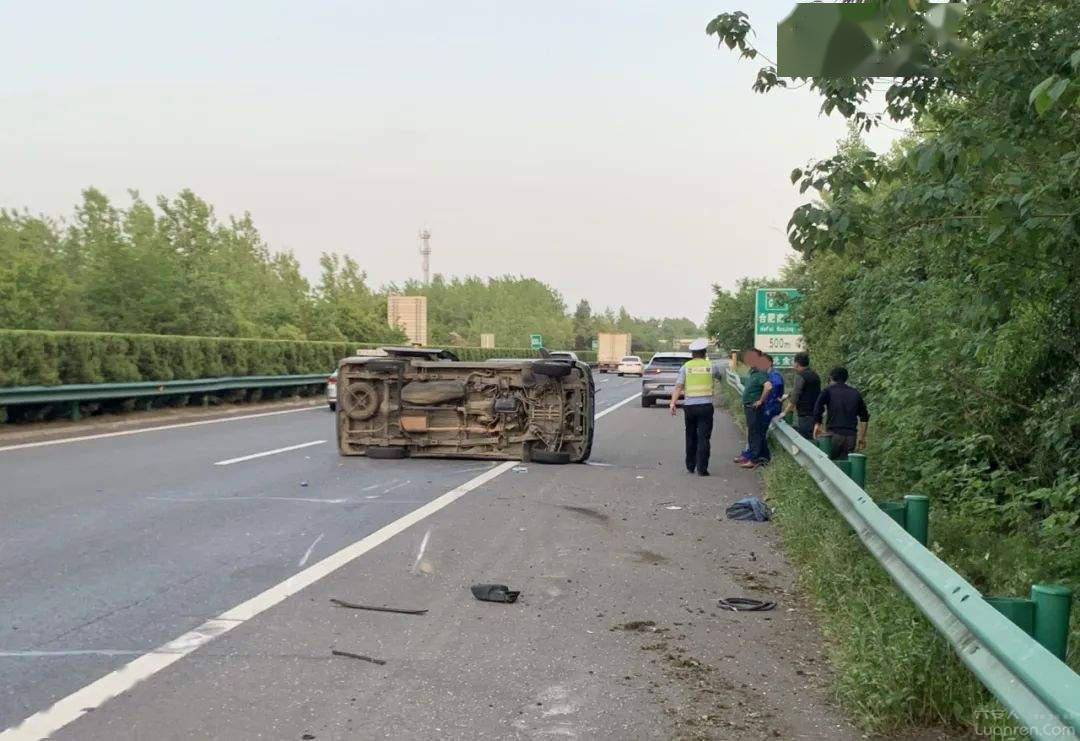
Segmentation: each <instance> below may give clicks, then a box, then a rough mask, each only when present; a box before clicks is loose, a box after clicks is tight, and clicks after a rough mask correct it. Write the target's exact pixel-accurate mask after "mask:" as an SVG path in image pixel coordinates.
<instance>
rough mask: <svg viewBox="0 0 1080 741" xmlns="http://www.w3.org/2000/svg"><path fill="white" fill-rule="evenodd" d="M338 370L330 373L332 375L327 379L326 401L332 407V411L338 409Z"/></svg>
mask: <svg viewBox="0 0 1080 741" xmlns="http://www.w3.org/2000/svg"><path fill="white" fill-rule="evenodd" d="M337 374H338V372H337V371H334V372H333V373H331V374H330V377H329V378H327V379H326V403H327V405H328V406H329V407H330V411H331V412H334V411H337Z"/></svg>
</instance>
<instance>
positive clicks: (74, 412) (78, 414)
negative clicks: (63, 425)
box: [69, 401, 82, 422]
mask: <svg viewBox="0 0 1080 741" xmlns="http://www.w3.org/2000/svg"><path fill="white" fill-rule="evenodd" d="M69 409H70V411H71V419H72V420H74V421H76V422H78V421H79V420H80V419H82V410H80V409H79V402H77V401H73V402H71V406H70V407H69Z"/></svg>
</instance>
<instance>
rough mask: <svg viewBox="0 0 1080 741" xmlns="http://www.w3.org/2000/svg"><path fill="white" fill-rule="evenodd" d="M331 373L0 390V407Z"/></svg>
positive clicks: (295, 382) (274, 384) (308, 380)
mask: <svg viewBox="0 0 1080 741" xmlns="http://www.w3.org/2000/svg"><path fill="white" fill-rule="evenodd" d="M328 376H329V374H328V373H315V374H307V375H298V376H228V377H224V378H196V379H192V380H183V381H140V382H138V383H76V384H65V385H61V386H15V387H10V388H0V406H15V405H17V404H62V403H65V402H80V401H108V400H111V399H133V398H140V397H146V396H172V395H177V394H209V393H213V392H217V391H231V390H234V389H254V388H282V387H289V386H310V385H313V384H319V383H326V379H327V377H328Z"/></svg>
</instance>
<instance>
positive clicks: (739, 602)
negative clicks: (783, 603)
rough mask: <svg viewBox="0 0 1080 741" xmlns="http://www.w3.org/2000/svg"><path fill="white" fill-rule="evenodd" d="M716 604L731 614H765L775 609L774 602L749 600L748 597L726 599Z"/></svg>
mask: <svg viewBox="0 0 1080 741" xmlns="http://www.w3.org/2000/svg"><path fill="white" fill-rule="evenodd" d="M717 604H718V605H720V607H721V608H723V609H725V610H731V611H732V612H766V611H768V610H772V609H773V608H775V607H776V603H775V602H770V601H767V600H759V599H750V598H749V597H728V598H727V599H721V600H717Z"/></svg>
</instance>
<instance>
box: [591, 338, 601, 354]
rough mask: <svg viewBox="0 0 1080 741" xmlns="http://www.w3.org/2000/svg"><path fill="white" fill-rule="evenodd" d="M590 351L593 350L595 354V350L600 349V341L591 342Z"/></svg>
mask: <svg viewBox="0 0 1080 741" xmlns="http://www.w3.org/2000/svg"><path fill="white" fill-rule="evenodd" d="M592 349H593V352H596V351H597V350H599V349H600V340H593V341H592Z"/></svg>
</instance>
